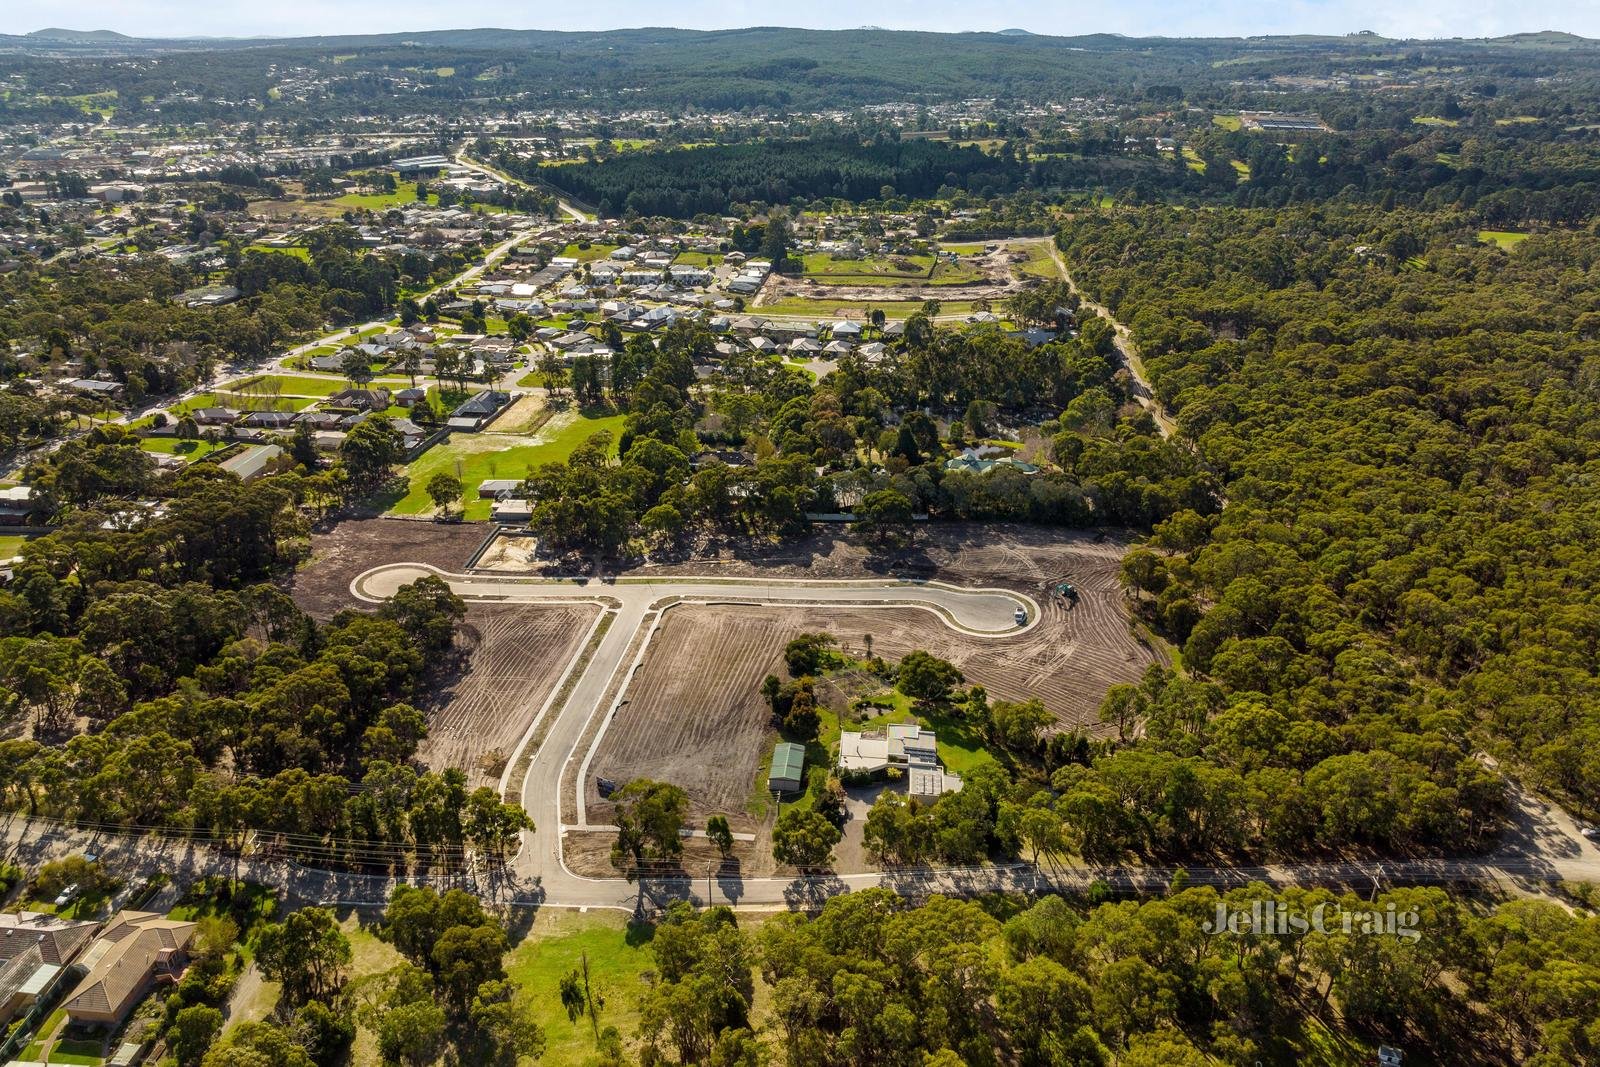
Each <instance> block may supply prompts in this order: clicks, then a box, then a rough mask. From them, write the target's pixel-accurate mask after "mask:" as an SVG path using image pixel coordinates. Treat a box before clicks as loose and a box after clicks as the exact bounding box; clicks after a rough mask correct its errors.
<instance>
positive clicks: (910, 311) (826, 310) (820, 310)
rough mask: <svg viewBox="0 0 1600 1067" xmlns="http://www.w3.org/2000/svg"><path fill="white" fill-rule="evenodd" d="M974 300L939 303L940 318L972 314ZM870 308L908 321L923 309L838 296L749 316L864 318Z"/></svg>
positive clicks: (765, 308) (797, 299)
mask: <svg viewBox="0 0 1600 1067" xmlns="http://www.w3.org/2000/svg"><path fill="white" fill-rule="evenodd" d="M972 303H973V302H972V301H971V300H941V301H939V317H940V318H946V317H951V316H960V317H965V316H967V315H970V314H972V311H973V308H972ZM868 308H879V309H881V310H882V311H883V313H884V315H885V316H886V317H888V318H891V319H908V318H910V317H911V316H912V315H915V314H916V313H917V312H919V311H921V310H922V301H920V300H873V301H862V300H856V301H847V300H842V299H840V298H839V297H805V296H786V297H784V298H783V299H782V300H775V301H773V302H772V303H770V304H762V305H761V306H760V307H753V308H751V309H750V310H749V312H748V314H751V315H798V316H804V317H805V318H813V319H837V318H844V317H847V316H846V313H848V317H849V318H854V319H858V320H859V319H861V318H863V317H864V315H865V312H866V311H867V309H868Z"/></svg>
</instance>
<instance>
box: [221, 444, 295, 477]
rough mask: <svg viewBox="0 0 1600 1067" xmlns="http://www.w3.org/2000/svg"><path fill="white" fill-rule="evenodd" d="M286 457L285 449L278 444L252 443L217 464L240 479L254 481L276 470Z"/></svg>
mask: <svg viewBox="0 0 1600 1067" xmlns="http://www.w3.org/2000/svg"><path fill="white" fill-rule="evenodd" d="M285 458H286V457H285V453H284V451H283V449H282V448H280V447H279V446H277V445H251V446H250V447H249V448H247V449H245V450H244V451H243V452H240V453H239V454H238V455H237V456H233V457H230V458H229V459H225V460H223V461H222V462H221V463H219V464H217V466H219V467H221V468H222V469H223V470H225V471H227V472H228V473H229V474H234V475H237V476H238V478H239V480H240V481H243V482H253V481H255V480H256V479H257V478H260V477H262V476H263V475H267V474H271V473H273V472H274V471H276V470H277V469H278V468H279V467H281V466H282V465H283V463H284V460H285Z"/></svg>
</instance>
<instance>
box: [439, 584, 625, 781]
mask: <svg viewBox="0 0 1600 1067" xmlns="http://www.w3.org/2000/svg"><path fill="white" fill-rule="evenodd" d="M599 611H600V609H599V608H597V607H594V606H592V605H586V604H574V605H571V606H560V607H555V606H549V605H521V606H516V607H513V606H509V605H501V604H474V605H472V606H471V607H469V608H468V609H467V617H466V619H465V620H464V621H463V622H462V624H461V626H460V627H459V628H458V629H457V636H456V646H457V649H458V650H459V653H460V658H459V660H458V662H457V663H456V664H455V665H453V667H452V669H450V670H447V671H444V672H442V673H441V674H440V675H439V676H438V677H437V678H436V679H435V682H434V685H433V686H432V688H431V689H430V691H429V692H428V693H426V694H425V695H423V696H422V698H421V701H422V703H421V704H420V706H421V708H422V710H424V711H425V712H427V713H428V736H427V738H426V739H424V741H423V742H422V745H421V746H420V747H419V748H418V750H417V758H418V759H420V760H421V761H422V762H423V763H424V764H426V765H427V766H428V767H429V768H431V769H433V770H440V769H442V768H445V767H460V768H461V769H462V770H464V771H466V772H467V778H468V784H469V787H471V788H476V787H477V786H479V785H489V784H492V783H493V782H494V781H495V780H496V779H497V778H498V776H499V769H498V768H497V767H495V766H486V765H484V763H483V757H484V756H485V755H486V754H489V753H495V752H498V753H499V754H500V756H501V757H502V758H503V759H509V758H510V757H511V756H512V755H513V753H514V751H515V749H516V747H517V743H518V742H519V741H520V740H521V739H522V735H523V734H524V733H526V732H527V729H528V726H529V725H530V724H531V723H532V722H533V719H534V716H536V715H537V714H538V713H539V709H540V708H541V707H543V706H544V702H545V700H546V699H548V698H549V696H550V694H551V692H553V691H554V690H555V687H556V686H557V685H558V684H559V682H560V680H561V675H562V672H563V671H564V670H566V667H567V665H568V664H569V663H571V662H572V658H573V656H575V655H577V652H578V646H579V644H580V643H581V642H582V641H583V637H584V635H585V634H586V633H588V630H589V625H590V623H592V622H593V621H594V618H595V616H596V615H597V614H599ZM502 766H503V764H502Z"/></svg>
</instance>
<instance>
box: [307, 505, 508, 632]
mask: <svg viewBox="0 0 1600 1067" xmlns="http://www.w3.org/2000/svg"><path fill="white" fill-rule="evenodd" d="M488 533H489V527H488V526H487V525H486V524H484V523H471V522H461V523H437V522H427V521H425V520H420V519H387V518H379V519H345V520H344V521H343V522H340V523H338V524H337V525H335V526H333V527H331V528H329V529H328V530H326V531H320V532H318V533H315V534H313V535H312V537H311V560H310V562H308V563H306V564H305V565H304V566H302V567H301V568H300V569H299V570H298V571H296V572H295V573H294V574H293V575H291V576H290V577H289V579H288V580H287V582H286V583H285V588H286V589H287V590H288V592H289V594H290V595H291V596H293V597H294V600H295V603H297V604H299V605H300V608H301V610H302V611H305V612H307V613H308V614H310V615H313V616H315V617H317V618H319V619H326V618H328V617H330V616H332V615H333V614H334V613H335V612H338V611H341V610H343V609H345V608H351V607H361V608H370V607H371V605H368V604H365V603H363V602H362V601H359V600H357V599H356V598H355V597H354V596H352V595H351V594H350V583H351V581H353V580H354V579H355V577H356V576H357V575H359V574H362V573H363V572H365V571H368V570H371V569H372V568H373V567H379V566H382V565H383V564H385V563H427V564H430V565H432V566H434V567H439V568H441V569H443V570H447V571H460V570H464V569H465V568H466V565H467V560H468V559H470V558H471V556H472V553H473V552H475V551H477V548H478V546H479V545H480V544H482V543H483V539H484V537H485V536H487V535H488Z"/></svg>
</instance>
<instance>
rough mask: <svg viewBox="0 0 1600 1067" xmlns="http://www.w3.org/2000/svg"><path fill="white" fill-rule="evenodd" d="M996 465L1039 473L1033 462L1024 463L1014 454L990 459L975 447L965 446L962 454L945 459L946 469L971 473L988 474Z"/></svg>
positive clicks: (1023, 472) (1024, 471)
mask: <svg viewBox="0 0 1600 1067" xmlns="http://www.w3.org/2000/svg"><path fill="white" fill-rule="evenodd" d="M996 467H1009V468H1010V469H1012V470H1014V471H1017V472H1018V473H1019V474H1038V473H1039V468H1038V467H1036V466H1034V465H1033V464H1032V463H1024V462H1023V461H1022V460H1020V459H1017V458H1015V457H1013V456H1001V457H999V458H998V459H989V458H987V457H985V456H984V454H983V452H981V451H979V450H978V449H975V448H964V449H962V450H961V455H959V456H955V457H953V458H951V459H948V460H946V461H945V464H944V469H945V470H947V471H966V472H968V473H969V474H988V473H989V472H990V471H992V470H994V469H995V468H996Z"/></svg>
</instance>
